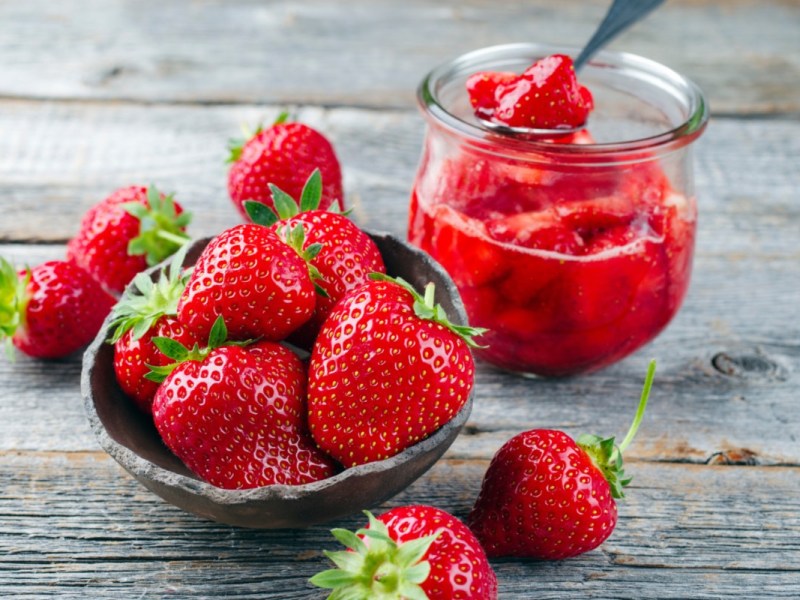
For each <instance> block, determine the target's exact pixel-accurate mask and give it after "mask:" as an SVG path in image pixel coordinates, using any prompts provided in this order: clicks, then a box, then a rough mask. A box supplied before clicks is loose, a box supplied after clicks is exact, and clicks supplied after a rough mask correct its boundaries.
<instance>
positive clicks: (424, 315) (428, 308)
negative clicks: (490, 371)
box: [369, 273, 488, 348]
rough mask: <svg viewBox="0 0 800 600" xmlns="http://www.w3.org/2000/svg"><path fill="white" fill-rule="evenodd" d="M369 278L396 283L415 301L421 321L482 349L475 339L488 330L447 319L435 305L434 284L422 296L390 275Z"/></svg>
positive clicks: (409, 285)
mask: <svg viewBox="0 0 800 600" xmlns="http://www.w3.org/2000/svg"><path fill="white" fill-rule="evenodd" d="M369 278H370V279H372V280H373V281H389V282H392V283H396V284H397V285H399V286H400V287H402V288H403V289H404V290H406V291H407V292H408V293H410V294H411V296H412V297H413V299H414V314H416V315H417V316H418V317H419V318H420V319H426V320H428V321H434V322H436V323H439V324H440V325H444V326H445V327H446V328H447V329H449V330H450V331H452V332H453V333H455V334H456V335H457V336H459V337H460V338H461V339H463V340H464V341H465V342H466V343H467V345H468V346H469V347H470V348H480V347H481V345H480V344H478V343H477V342H476V341H475V340H474V339H473V338H475V337H478V336H480V335H482V334H484V333H486V332H487V331H488V330H487V329H484V328H483V327H470V326H469V325H456V324H455V323H453V322H452V321H450V319H448V318H447V313H445V311H444V308H443V307H442V305H441V304H436V303H435V300H434V296H435V294H436V286H435V285H434V283H433V282H430V283H428V284H427V285H426V286H425V295H424V296H422V295H420V293H419V292H418V291H417V290H416V289H414V286H412V285H411V284H410V283H408V282H407V281H405V280H404V279H402V278H400V277H390V276H388V275H384V274H383V273H370V274H369Z"/></svg>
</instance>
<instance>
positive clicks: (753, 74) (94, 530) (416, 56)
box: [0, 0, 800, 600]
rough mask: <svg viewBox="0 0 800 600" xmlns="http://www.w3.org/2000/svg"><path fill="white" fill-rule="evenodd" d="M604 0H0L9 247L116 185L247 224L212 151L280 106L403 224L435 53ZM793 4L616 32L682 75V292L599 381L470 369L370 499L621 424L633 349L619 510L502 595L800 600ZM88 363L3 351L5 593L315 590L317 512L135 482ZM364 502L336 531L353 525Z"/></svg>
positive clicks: (37, 240)
mask: <svg viewBox="0 0 800 600" xmlns="http://www.w3.org/2000/svg"><path fill="white" fill-rule="evenodd" d="M606 6H607V0H585V1H584V0H565V1H563V2H559V3H557V4H556V3H552V2H549V1H547V0H509V1H507V2H502V3H498V2H490V1H488V0H462V1H459V2H456V1H455V0H442V1H440V2H430V1H426V0H405V1H403V2H400V1H399V0H353V1H351V2H348V3H346V6H345V4H342V3H331V2H325V1H324V0H306V1H304V2H291V3H287V2H269V3H265V2H257V1H255V0H230V1H227V2H223V1H219V0H201V1H195V2H173V3H164V2H155V1H154V0H142V1H136V2H133V1H130V0H120V1H118V2H102V1H100V0H64V1H62V2H58V3H54V2H45V1H44V0H27V1H26V2H4V3H0V215H2V216H0V255H2V256H4V257H7V258H10V259H11V260H12V261H13V262H15V263H16V264H18V265H23V264H35V263H38V262H42V261H44V260H50V259H56V258H60V257H62V256H63V255H64V244H65V242H66V241H67V240H68V239H69V238H70V237H71V236H72V235H73V234H74V233H75V231H76V230H77V226H78V221H79V219H80V217H81V215H82V214H83V213H84V212H85V211H86V210H87V209H88V208H89V206H91V205H92V204H94V203H95V202H97V201H99V200H100V199H102V198H103V197H104V196H105V195H106V194H108V193H109V192H111V191H112V190H113V189H115V188H117V187H120V186H123V185H128V184H132V183H144V184H149V183H155V184H157V185H158V186H159V187H160V188H161V189H163V190H166V191H174V192H176V194H177V198H178V200H179V201H180V202H182V203H183V204H184V205H185V206H186V207H187V208H188V209H189V210H191V211H193V212H194V213H195V221H194V223H193V225H192V227H191V233H192V235H193V236H194V237H203V236H208V235H213V234H215V233H217V232H219V231H220V230H221V229H222V228H224V227H227V226H229V225H232V224H234V223H236V222H238V216H237V215H236V213H235V212H234V210H233V209H232V206H231V204H230V201H229V200H228V199H227V193H226V182H225V179H226V171H225V166H224V159H225V144H226V141H227V139H228V138H230V137H233V136H236V135H238V133H239V128H240V126H241V125H242V124H246V125H250V126H252V125H254V124H255V123H257V122H259V121H269V120H271V119H272V118H274V116H275V115H276V114H277V113H278V112H279V110H280V109H281V108H283V107H284V106H287V105H288V106H290V107H295V108H296V112H297V116H298V117H299V118H300V119H301V120H303V121H305V122H307V123H309V124H311V125H312V126H315V127H317V128H319V129H320V130H322V131H323V132H325V133H326V134H327V135H328V136H329V137H330V138H331V139H332V140H333V142H334V144H335V146H336V149H337V152H338V153H339V156H340V158H341V160H342V163H343V165H344V173H345V188H346V192H347V196H348V203H349V204H350V205H351V206H352V207H353V209H354V210H353V217H354V219H355V220H356V221H357V222H358V223H359V224H361V225H362V226H365V227H368V228H371V229H375V230H387V231H390V232H393V233H395V234H398V235H403V234H404V232H405V223H406V218H407V203H408V194H409V190H410V187H411V183H412V181H413V177H414V172H415V169H416V165H417V160H418V157H419V152H420V148H421V144H422V137H423V133H424V124H423V120H422V118H421V117H420V115H419V114H418V113H417V111H416V108H415V99H414V90H415V88H416V85H417V83H418V82H419V80H420V79H421V78H422V76H423V75H424V73H425V72H426V71H427V70H428V69H429V68H430V67H431V66H433V65H434V64H436V63H438V62H441V61H443V60H447V59H449V58H452V57H454V56H456V55H458V54H460V53H462V52H464V51H467V50H471V49H474V48H477V47H481V46H487V45H491V44H497V43H506V42H513V41H544V42H550V43H566V44H573V45H580V44H581V43H583V41H584V40H585V39H587V38H588V36H589V34H590V32H591V31H592V30H593V28H594V26H595V24H596V23H597V21H598V20H599V18H600V16H601V15H602V13H603V12H604V10H605V8H606ZM799 30H800V5H798V3H797V2H796V0H767V1H763V2H756V1H755V0H735V1H734V0H732V1H730V2H725V3H719V2H714V1H712V0H671V1H670V2H668V3H665V5H664V6H663V8H661V9H659V11H658V12H657V13H655V14H653V15H652V16H651V17H649V18H648V19H647V20H646V21H644V22H643V23H641V24H639V25H638V26H637V27H636V28H634V29H633V30H631V31H629V32H627V33H626V34H624V35H623V36H621V37H620V38H619V39H618V40H616V41H615V42H614V43H613V44H612V47H613V48H615V49H617V50H626V51H632V52H635V53H638V54H642V55H645V56H648V57H650V58H653V59H655V60H657V61H660V62H663V63H665V64H667V65H668V66H671V67H673V68H675V69H677V70H679V71H681V72H682V73H684V74H686V75H688V76H690V77H691V78H692V79H694V80H695V81H697V82H698V83H699V84H700V85H701V87H702V88H703V89H704V90H705V91H706V93H707V95H708V97H709V99H710V104H711V107H712V113H713V117H712V120H711V122H710V125H709V128H708V130H707V132H706V134H705V135H704V137H703V138H702V139H701V140H700V142H699V143H698V144H697V146H696V151H695V158H696V183H697V193H698V199H699V211H700V220H699V232H698V241H697V252H696V259H695V269H694V275H693V279H692V285H691V288H690V291H689V294H688V296H687V299H686V301H685V304H684V307H683V308H682V310H681V311H680V313H679V314H678V316H677V317H676V319H675V320H674V322H673V323H672V324H671V325H670V326H669V327H668V328H667V330H666V331H665V332H664V333H663V334H662V335H660V336H659V337H658V338H657V339H656V340H655V341H654V342H652V343H651V344H649V345H648V346H646V347H645V348H643V349H642V350H641V351H639V352H637V353H636V354H634V355H633V356H631V357H630V358H628V359H626V360H624V361H622V362H620V363H619V364H617V365H614V366H612V367H610V368H608V369H606V370H604V371H601V372H600V373H596V374H593V375H590V376H584V377H576V378H570V379H564V380H540V379H536V380H526V379H520V378H518V377H515V376H511V375H508V374H505V373H502V372H499V371H496V370H494V369H492V368H490V367H488V366H486V365H480V366H479V369H478V374H477V382H476V385H477V396H476V402H475V407H474V410H473V413H472V416H471V418H470V420H469V423H468V424H467V427H466V428H465V430H464V433H463V434H462V435H461V436H460V437H459V438H458V440H457V441H456V443H455V444H454V445H453V446H452V447H451V449H450V450H449V451H448V453H447V454H446V456H445V459H444V460H442V461H440V462H439V463H437V465H436V466H435V467H434V468H433V469H432V470H431V471H430V472H429V473H427V474H426V475H425V476H423V478H421V479H420V480H419V481H418V482H417V483H415V484H414V485H412V486H411V487H410V488H409V489H408V490H406V491H405V492H403V493H402V494H400V495H399V496H397V497H395V498H393V499H392V500H391V501H389V502H388V503H386V504H385V505H383V506H381V507H373V508H374V509H375V510H377V511H382V510H384V509H386V508H388V507H390V506H396V505H400V504H409V503H427V504H435V505H437V506H440V507H442V508H444V509H446V510H449V511H451V512H453V513H454V514H456V515H457V516H459V517H464V516H466V514H467V513H468V511H469V509H470V507H471V505H472V502H473V501H474V498H475V495H476V494H477V491H478V488H479V485H480V481H481V477H482V475H483V472H484V471H485V469H486V466H487V465H488V461H489V460H490V458H491V456H492V455H493V453H494V452H495V451H496V450H497V448H499V446H500V445H501V444H502V443H503V442H504V441H505V440H507V439H508V438H509V437H511V436H512V435H514V434H515V433H517V432H519V431H522V430H524V429H528V428H532V427H555V428H560V429H564V430H566V431H567V432H568V433H570V434H573V435H577V434H580V433H584V432H593V433H601V434H603V433H605V434H617V435H619V434H622V433H623V432H624V430H625V429H626V428H627V424H628V422H629V420H630V418H631V416H632V410H633V408H634V405H635V403H636V401H637V399H638V394H639V390H640V386H641V382H642V378H643V376H644V372H645V368H646V364H647V361H648V360H649V359H650V358H651V357H655V358H656V359H657V360H658V363H659V366H658V372H657V375H656V383H655V386H654V390H653V395H652V399H651V403H650V406H649V408H648V412H647V415H646V417H645V421H644V423H643V425H642V428H641V429H640V432H639V436H638V437H637V440H636V441H635V442H634V444H633V445H632V446H631V447H630V448H629V450H628V452H627V463H628V467H627V471H628V472H630V473H631V474H632V475H633V476H634V482H633V484H632V486H631V488H630V491H629V493H628V498H627V499H626V500H625V501H624V502H622V503H621V505H620V515H621V518H620V523H619V525H618V528H617V530H616V531H615V533H614V535H613V536H612V537H611V538H610V539H609V540H608V541H607V542H606V543H605V544H604V545H603V546H602V547H601V548H600V549H598V550H596V551H594V552H591V553H588V554H586V555H583V556H581V557H578V558H576V559H573V560H569V561H564V562H557V563H541V562H535V561H525V560H510V559H497V560H493V561H492V564H493V566H494V567H495V569H496V571H497V573H498V577H499V580H500V592H501V593H500V597H501V598H503V599H504V600H505V599H506V598H511V599H529V598H532V597H537V598H553V599H555V598H564V597H570V598H573V597H574V598H637V599H638V598H689V597H690V598H756V597H757V598H797V597H800V577H799V576H798V575H799V574H800V573H799V572H800V542H798V540H800V516H799V515H800V504H799V503H800V500H798V499H800V441H798V432H800V416H798V411H797V410H796V404H797V401H796V398H797V393H796V390H797V389H798V387H799V384H800V380H799V379H798V372H800V343H799V342H798V340H800V325H798V307H799V306H800V285H798V281H800V260H798V259H800V242H798V240H800V204H798V202H797V192H798V189H800V160H798V157H800V142H799V141H798V140H800V120H798V115H800V38H798V36H797V32H798V31H799ZM80 360H81V357H80V354H79V353H76V354H75V355H73V356H70V357H67V358H65V359H63V360H59V361H36V360H32V359H29V358H27V357H25V356H22V355H18V356H17V359H16V361H15V362H13V363H12V362H9V361H6V360H4V359H0V481H2V485H0V597H3V598H50V597H58V598H76V599H81V600H83V599H85V598H87V597H90V598H162V597H175V598H198V597H200V598H209V597H230V598H253V599H256V598H258V599H263V598H267V599H276V600H277V599H296V598H321V597H323V596H324V594H323V593H322V592H320V591H318V590H315V589H313V588H312V587H311V586H310V585H309V584H308V583H307V580H308V577H310V576H311V575H312V574H313V573H315V572H316V571H318V570H320V569H322V568H327V567H328V564H327V561H326V559H325V558H324V556H323V555H322V552H321V551H322V549H334V548H336V543H335V541H334V540H333V538H332V537H331V536H330V534H329V533H328V531H327V529H328V527H327V526H321V527H314V528H310V529H307V530H292V531H271V532H265V531H254V530H247V529H236V528H229V527H225V526H220V525H217V524H214V523H210V522H206V521H202V520H199V519H196V518H194V517H192V516H191V515H188V514H186V513H183V512H181V511H180V510H178V509H177V508H175V507H173V506H171V505H168V504H166V503H165V502H163V501H162V500H160V499H159V498H157V497H156V496H154V495H152V494H150V493H149V492H148V491H146V490H145V489H144V488H143V487H142V486H140V485H139V484H138V483H137V482H136V481H135V480H133V479H132V478H131V477H129V476H128V475H127V474H126V473H125V472H124V471H123V470H122V469H121V468H120V467H118V466H117V465H116V463H114V461H113V460H112V459H111V458H109V457H108V456H107V455H106V454H105V453H103V452H102V451H101V450H100V449H99V447H98V445H97V443H96V442H95V439H94V437H93V435H92V433H91V431H90V430H89V426H88V423H87V422H86V418H85V415H84V413H83V408H82V401H81V398H80V390H79V379H80V368H81V366H80ZM361 521H362V518H361V517H360V516H358V515H354V516H352V517H349V518H346V519H342V520H341V521H339V522H336V523H331V524H330V525H331V526H344V527H351V528H352V527H357V526H359V525H360V524H361Z"/></svg>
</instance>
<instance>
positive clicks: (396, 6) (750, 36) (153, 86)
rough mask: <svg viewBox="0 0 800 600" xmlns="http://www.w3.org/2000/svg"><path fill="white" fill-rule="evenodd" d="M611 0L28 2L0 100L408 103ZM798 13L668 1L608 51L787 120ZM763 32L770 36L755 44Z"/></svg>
mask: <svg viewBox="0 0 800 600" xmlns="http://www.w3.org/2000/svg"><path fill="white" fill-rule="evenodd" d="M607 6H608V4H607V2H605V1H602V0H591V1H586V0H569V1H562V2H559V3H558V4H557V5H556V4H553V3H552V2H549V1H548V0H512V1H508V2H502V3H497V2H490V1H487V0H467V1H463V0H459V1H458V2H457V1H455V0H445V1H442V2H435V3H434V2H426V1H424V0H353V1H351V2H348V4H347V9H346V10H342V9H341V7H340V6H338V5H337V4H336V3H331V2H326V1H325V0H311V1H306V2H302V3H285V2H270V3H266V2H254V1H252V0H234V1H232V2H222V1H204V2H192V3H185V2H174V3H164V2H158V1H156V0H146V1H139V0H137V1H136V2H132V1H123V2H103V1H99V0H91V1H86V0H64V1H62V2H57V3H53V2H48V1H47V0H28V1H26V2H4V3H2V4H0V23H7V24H8V25H7V26H0V72H2V73H3V77H2V79H0V96H5V97H15V98H41V99H48V98H59V99H76V98H80V99H102V100H119V99H128V100H134V101H137V102H145V103H152V102H182V103H191V104H197V103H203V104H209V103H211V104H214V103H242V102H244V103H270V104H274V103H279V104H317V105H327V106H342V105H346V106H363V107H380V108H409V107H411V106H412V105H413V102H414V90H415V88H416V86H417V84H418V83H419V81H420V80H421V79H422V77H423V75H424V74H425V73H426V72H427V71H428V70H429V69H430V68H432V67H433V66H434V65H435V64H438V63H440V62H443V61H445V60H449V59H451V58H454V57H455V56H457V55H459V54H461V53H464V52H467V51H469V50H473V49H476V48H480V47H483V46H489V45H495V44H504V43H509V42H533V41H538V42H545V43H549V44H561V45H570V46H581V45H582V44H583V43H584V42H585V41H586V40H587V39H588V38H589V36H590V34H591V33H592V31H593V30H594V28H595V27H596V25H597V23H598V22H599V21H600V19H601V17H602V15H603V14H604V11H605V10H606V7H607ZM798 30H800V9H798V6H797V4H796V3H795V2H791V1H780V0H769V1H764V2H754V1H749V2H741V1H737V2H725V3H718V2H712V1H710V0H706V1H696V0H683V1H679V0H673V1H672V2H669V3H667V4H666V5H665V6H663V7H662V8H661V9H659V11H658V12H657V13H655V14H653V15H651V16H650V17H649V18H648V19H647V20H645V21H643V22H642V23H640V24H638V25H637V26H636V27H635V28H633V29H632V30H630V31H628V32H626V33H625V34H623V35H622V36H621V37H620V38H619V39H617V40H615V41H614V42H613V43H612V44H611V47H612V48H613V49H617V50H624V51H628V52H634V53H638V54H642V55H644V56H647V57H649V58H652V59H654V60H657V61H659V62H663V63H665V64H667V65H669V66H671V67H673V68H675V69H676V70H678V71H680V72H682V73H684V74H685V75H688V76H689V77H690V78H692V79H695V80H697V82H698V83H699V84H700V85H701V87H703V88H704V89H705V90H706V91H707V93H708V96H709V98H710V101H711V105H712V107H713V108H714V110H716V111H720V112H721V113H726V114H729V113H737V114H753V113H758V114H764V113H789V112H794V113H796V112H797V111H798V106H800V104H799V103H800V93H798V91H800V51H799V50H800V42H798V38H797V31H798ZM765 32H769V34H768V35H765Z"/></svg>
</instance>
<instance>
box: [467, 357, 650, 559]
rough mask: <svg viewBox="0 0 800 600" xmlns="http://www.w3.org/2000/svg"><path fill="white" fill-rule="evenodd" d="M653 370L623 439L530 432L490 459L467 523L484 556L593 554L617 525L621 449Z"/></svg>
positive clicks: (635, 425) (622, 481)
mask: <svg viewBox="0 0 800 600" xmlns="http://www.w3.org/2000/svg"><path fill="white" fill-rule="evenodd" d="M654 372H655V362H651V363H650V367H649V369H648V372H647V378H646V380H645V385H644V389H643V391H642V397H641V400H640V402H639V408H638V410H637V413H636V418H635V419H634V422H633V424H632V425H631V428H630V430H629V431H628V434H627V435H626V437H625V439H624V440H623V442H622V443H621V444H620V445H619V446H616V445H615V444H614V438H613V437H612V438H606V439H603V438H600V437H598V436H592V435H590V436H581V437H579V438H578V440H577V442H576V441H575V440H573V439H572V438H571V437H569V436H568V435H567V434H566V433H564V432H562V431H556V430H550V429H533V430H531V431H526V432H524V433H520V434H519V435H517V436H515V437H513V438H511V439H510V440H509V441H508V442H506V443H505V444H504V445H503V446H502V447H501V448H500V450H498V452H497V454H495V456H494V458H493V459H492V462H491V463H490V464H489V468H488V470H487V471H486V475H485V476H484V479H483V484H482V485H481V491H480V494H479V495H478V499H477V501H476V502H475V506H474V507H473V509H472V511H471V512H470V514H469V517H468V519H467V523H468V524H469V526H470V528H471V529H472V531H473V532H474V533H475V535H476V536H477V538H478V539H479V540H480V541H481V543H482V544H483V547H484V548H485V549H486V553H487V555H489V556H529V557H534V558H541V559H562V558H569V557H571V556H576V555H578V554H582V553H584V552H588V551H589V550H593V549H594V548H596V547H597V546H599V545H600V544H602V543H603V542H604V541H605V540H606V539H607V538H608V536H609V535H611V532H612V531H613V530H614V527H615V526H616V524H617V505H616V502H615V500H614V499H615V498H621V497H622V496H623V492H622V488H623V486H625V485H627V484H628V483H629V482H630V479H629V478H625V475H624V472H623V470H622V451H623V450H624V449H625V448H626V447H627V446H628V444H629V443H630V442H631V440H632V439H633V436H634V435H635V433H636V430H637V429H638V426H639V423H640V422H641V418H642V415H643V413H644V408H645V405H646V403H647V398H648V395H649V393H650V387H651V385H652V381H653V374H654Z"/></svg>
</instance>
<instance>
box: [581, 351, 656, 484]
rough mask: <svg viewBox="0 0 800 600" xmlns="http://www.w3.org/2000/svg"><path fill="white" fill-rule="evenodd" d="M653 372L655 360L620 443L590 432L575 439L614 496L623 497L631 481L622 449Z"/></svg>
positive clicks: (636, 426) (640, 412)
mask: <svg viewBox="0 0 800 600" xmlns="http://www.w3.org/2000/svg"><path fill="white" fill-rule="evenodd" d="M655 372H656V361H655V360H651V361H650V364H649V365H648V367H647V375H646V377H645V380H644V386H643V388H642V394H641V396H640V397H639V406H638V407H637V409H636V416H635V417H634V418H633V423H631V426H630V428H629V429H628V433H627V434H626V435H625V439H624V440H623V441H622V443H621V444H619V445H617V444H615V443H614V438H613V437H609V438H603V437H600V436H599V435H591V434H584V435H582V436H580V437H578V439H577V440H576V443H577V444H578V446H579V447H580V448H581V449H583V451H584V452H586V454H587V455H588V456H589V458H591V460H592V462H593V463H594V464H595V466H596V467H597V468H598V469H600V471H601V472H602V473H603V477H605V478H606V481H608V485H609V487H610V488H611V495H612V496H613V497H614V498H624V497H625V493H624V492H623V488H624V487H625V486H626V485H628V484H629V483H630V482H631V478H630V477H626V476H625V470H624V468H623V463H622V451H623V450H625V449H626V448H627V447H628V446H629V445H630V443H631V442H632V441H633V438H634V437H635V436H636V432H637V431H638V430H639V425H640V424H641V422H642V417H643V416H644V410H645V407H646V406H647V399H648V398H649V397H650V389H651V388H652V387H653V378H654V376H655Z"/></svg>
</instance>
